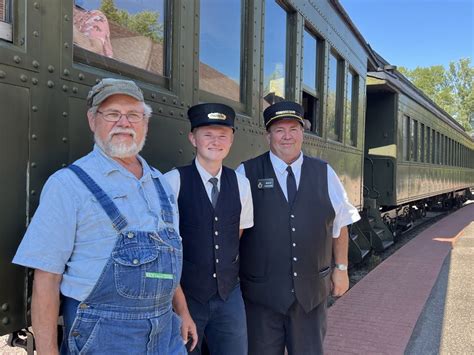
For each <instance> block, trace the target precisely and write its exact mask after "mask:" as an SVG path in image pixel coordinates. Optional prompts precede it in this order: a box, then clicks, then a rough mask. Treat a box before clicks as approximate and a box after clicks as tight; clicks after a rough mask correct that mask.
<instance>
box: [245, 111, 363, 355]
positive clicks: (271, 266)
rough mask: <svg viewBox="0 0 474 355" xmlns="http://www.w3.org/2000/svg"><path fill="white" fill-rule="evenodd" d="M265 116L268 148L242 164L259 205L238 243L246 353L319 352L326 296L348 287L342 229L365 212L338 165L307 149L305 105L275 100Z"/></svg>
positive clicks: (344, 230)
mask: <svg viewBox="0 0 474 355" xmlns="http://www.w3.org/2000/svg"><path fill="white" fill-rule="evenodd" d="M264 119H265V126H266V128H267V139H268V142H269V144H270V152H266V153H264V154H262V155H260V156H258V157H256V158H254V159H251V160H249V161H246V162H244V163H243V164H242V165H241V166H240V167H239V169H237V171H240V172H242V173H245V174H246V176H247V178H248V179H249V180H250V186H251V189H252V196H253V202H254V205H255V214H254V223H255V225H254V227H253V228H251V229H247V230H246V231H245V232H244V235H243V236H242V240H241V245H240V257H241V273H240V277H241V285H242V292H243V295H244V300H245V307H246V311H247V329H248V336H249V354H265V355H273V354H275V355H283V353H284V349H285V347H286V348H287V350H288V353H289V355H292V354H322V353H323V348H322V345H323V338H324V334H325V331H326V299H327V296H328V295H329V292H330V291H331V289H332V293H333V295H334V296H341V295H342V294H343V293H344V292H346V291H347V289H348V287H349V279H348V275H347V258H348V257H347V250H348V233H347V228H346V227H345V226H346V225H348V224H351V223H354V222H355V221H357V220H358V219H359V218H360V217H359V214H358V212H357V210H356V209H355V208H354V207H353V206H352V205H351V204H350V203H349V201H348V200H347V195H346V193H345V191H344V188H343V187H342V185H341V183H340V181H339V179H338V177H337V176H336V174H335V172H334V170H333V169H332V168H331V167H330V166H329V165H328V164H327V163H326V162H324V161H322V160H319V159H316V158H311V157H308V156H306V155H304V154H303V153H302V151H301V147H302V143H303V132H304V130H303V125H304V121H303V108H302V107H301V106H300V105H299V104H297V103H295V102H278V103H276V104H274V105H272V106H270V107H268V108H267V109H266V110H265V111H264ZM332 262H334V263H335V267H333V264H332Z"/></svg>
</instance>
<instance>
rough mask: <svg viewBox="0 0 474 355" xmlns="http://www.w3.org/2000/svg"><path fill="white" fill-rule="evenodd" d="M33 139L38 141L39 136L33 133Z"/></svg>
mask: <svg viewBox="0 0 474 355" xmlns="http://www.w3.org/2000/svg"><path fill="white" fill-rule="evenodd" d="M31 139H33V140H34V141H35V140H37V139H38V136H37V135H36V134H34V133H33V134H32V135H31Z"/></svg>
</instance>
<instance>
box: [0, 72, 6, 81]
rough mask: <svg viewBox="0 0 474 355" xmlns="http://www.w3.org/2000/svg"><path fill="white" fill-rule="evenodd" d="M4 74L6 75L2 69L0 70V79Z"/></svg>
mask: <svg viewBox="0 0 474 355" xmlns="http://www.w3.org/2000/svg"><path fill="white" fill-rule="evenodd" d="M6 76H7V73H5V72H4V71H3V70H0V79H3V78H4V77H6Z"/></svg>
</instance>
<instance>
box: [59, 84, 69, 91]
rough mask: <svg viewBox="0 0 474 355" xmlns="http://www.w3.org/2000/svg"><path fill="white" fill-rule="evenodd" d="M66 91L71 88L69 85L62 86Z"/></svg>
mask: <svg viewBox="0 0 474 355" xmlns="http://www.w3.org/2000/svg"><path fill="white" fill-rule="evenodd" d="M61 89H62V90H63V91H64V92H67V91H68V90H69V86H67V85H63V86H62V88H61Z"/></svg>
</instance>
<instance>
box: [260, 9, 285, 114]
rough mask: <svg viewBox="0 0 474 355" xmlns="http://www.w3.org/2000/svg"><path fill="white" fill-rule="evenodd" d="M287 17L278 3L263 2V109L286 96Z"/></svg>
mask: <svg viewBox="0 0 474 355" xmlns="http://www.w3.org/2000/svg"><path fill="white" fill-rule="evenodd" d="M287 18H288V13H287V11H286V10H285V9H283V8H282V7H281V6H280V5H279V4H277V3H276V2H274V1H266V2H265V34H264V49H263V51H264V64H263V66H264V67H263V97H262V99H263V109H265V108H267V107H268V106H269V105H271V104H273V103H275V102H278V101H282V100H283V99H284V98H285V97H286V52H287V39H286V38H287V22H288V21H287Z"/></svg>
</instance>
